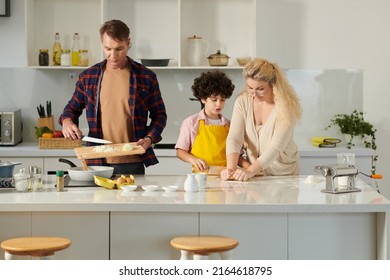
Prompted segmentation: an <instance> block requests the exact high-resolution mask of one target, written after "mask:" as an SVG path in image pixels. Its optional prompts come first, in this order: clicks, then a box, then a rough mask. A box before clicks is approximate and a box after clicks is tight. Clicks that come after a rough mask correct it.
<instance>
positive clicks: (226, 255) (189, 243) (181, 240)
mask: <svg viewBox="0 0 390 280" xmlns="http://www.w3.org/2000/svg"><path fill="white" fill-rule="evenodd" d="M171 246H172V247H173V248H175V249H178V250H180V251H181V257H180V259H181V260H189V259H191V258H193V259H194V260H202V259H208V256H209V255H210V254H214V253H219V255H220V256H221V259H222V260H231V259H232V255H233V254H232V250H233V249H234V248H236V247H237V246H238V241H237V240H235V239H233V238H230V237H224V236H215V235H200V236H196V235H194V236H178V237H175V238H173V239H172V240H171Z"/></svg>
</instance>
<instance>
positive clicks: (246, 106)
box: [226, 93, 299, 176]
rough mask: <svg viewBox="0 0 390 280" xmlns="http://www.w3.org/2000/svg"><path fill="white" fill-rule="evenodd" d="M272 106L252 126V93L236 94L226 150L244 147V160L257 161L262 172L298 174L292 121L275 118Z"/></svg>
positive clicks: (233, 151)
mask: <svg viewBox="0 0 390 280" xmlns="http://www.w3.org/2000/svg"><path fill="white" fill-rule="evenodd" d="M276 112H277V110H276V109H274V110H273V111H272V113H271V115H270V116H269V118H268V120H267V122H266V123H265V124H263V125H262V126H258V127H257V128H256V125H255V120H254V116H253V97H252V95H248V94H245V93H244V94H240V95H239V96H238V97H237V99H236V101H235V104H234V109H233V114H232V119H231V123H230V131H229V135H228V138H227V140H226V154H227V155H229V154H231V153H240V150H241V148H242V147H244V148H245V149H246V153H247V156H248V160H249V161H250V162H251V163H253V162H254V161H255V160H256V159H257V160H259V161H260V165H261V167H262V168H263V172H264V175H280V176H282V175H298V174H299V152H298V147H297V145H296V144H295V142H294V139H293V135H294V127H295V123H294V122H293V124H292V125H290V126H287V125H286V124H283V123H281V122H280V120H278V118H277V113H276Z"/></svg>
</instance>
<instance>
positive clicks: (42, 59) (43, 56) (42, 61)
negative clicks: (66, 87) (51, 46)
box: [38, 49, 49, 66]
mask: <svg viewBox="0 0 390 280" xmlns="http://www.w3.org/2000/svg"><path fill="white" fill-rule="evenodd" d="M38 60H39V66H49V50H48V49H40V50H39V57H38Z"/></svg>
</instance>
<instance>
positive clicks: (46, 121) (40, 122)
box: [38, 116, 55, 130]
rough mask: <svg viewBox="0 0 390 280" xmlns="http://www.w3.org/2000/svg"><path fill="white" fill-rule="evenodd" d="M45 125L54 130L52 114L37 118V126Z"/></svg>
mask: <svg viewBox="0 0 390 280" xmlns="http://www.w3.org/2000/svg"><path fill="white" fill-rule="evenodd" d="M42 126H47V127H48V128H50V129H51V130H55V126H54V116H50V117H47V118H38V127H42Z"/></svg>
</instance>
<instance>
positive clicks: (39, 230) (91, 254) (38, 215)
mask: <svg viewBox="0 0 390 280" xmlns="http://www.w3.org/2000/svg"><path fill="white" fill-rule="evenodd" d="M35 194H36V193H30V194H28V196H29V198H26V197H24V198H23V196H21V198H20V199H26V200H28V199H32V200H34V195H35ZM80 197H81V198H82V194H80ZM57 202H58V203H60V202H61V199H60V200H59V201H57ZM0 225H2V226H1V227H0V228H1V230H0V240H1V241H3V240H7V239H10V238H16V237H23V236H63V237H66V238H69V239H70V240H71V241H72V245H71V246H70V247H69V248H68V249H66V250H63V251H59V252H56V258H57V259H69V260H72V259H85V260H107V259H108V258H109V213H108V212H106V211H105V212H99V211H97V212H84V211H82V212H71V211H70V212H48V211H43V212H39V211H38V212H24V211H20V212H0ZM80 232H82V234H80ZM0 253H1V254H0V260H3V259H4V253H3V251H2V250H1V252H0ZM19 259H31V257H30V256H26V257H19Z"/></svg>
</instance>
